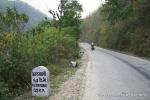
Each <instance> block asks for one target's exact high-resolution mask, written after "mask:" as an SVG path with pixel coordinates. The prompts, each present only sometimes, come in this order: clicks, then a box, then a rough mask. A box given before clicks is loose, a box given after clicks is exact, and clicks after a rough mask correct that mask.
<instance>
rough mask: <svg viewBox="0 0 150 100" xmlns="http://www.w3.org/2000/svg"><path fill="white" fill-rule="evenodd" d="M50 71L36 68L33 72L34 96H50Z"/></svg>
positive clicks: (44, 68) (41, 67)
mask: <svg viewBox="0 0 150 100" xmlns="http://www.w3.org/2000/svg"><path fill="white" fill-rule="evenodd" d="M49 74H50V73H49V70H48V69H47V68H46V67H44V66H39V67H36V68H34V69H33V70H32V72H31V82H32V96H36V97H48V96H50V80H49Z"/></svg>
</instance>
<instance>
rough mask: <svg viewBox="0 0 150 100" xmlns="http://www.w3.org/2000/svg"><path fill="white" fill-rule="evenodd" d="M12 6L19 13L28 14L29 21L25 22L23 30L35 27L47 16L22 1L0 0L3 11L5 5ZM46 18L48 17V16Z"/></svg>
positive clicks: (0, 7)
mask: <svg viewBox="0 0 150 100" xmlns="http://www.w3.org/2000/svg"><path fill="white" fill-rule="evenodd" d="M14 6H15V7H16V9H17V11H18V12H19V13H25V14H27V15H28V16H29V22H28V23H27V24H26V26H25V30H30V29H32V28H34V27H36V26H37V25H38V23H40V22H41V21H42V20H44V18H45V17H48V16H47V15H46V14H44V13H42V12H41V11H39V10H37V9H36V8H34V7H32V6H30V5H29V4H27V3H25V2H23V1H20V0H16V1H12V0H0V9H1V10H3V11H5V10H6V8H7V7H9V8H14ZM48 19H50V18H49V17H48Z"/></svg>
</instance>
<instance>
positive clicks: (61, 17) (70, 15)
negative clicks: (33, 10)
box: [49, 0, 82, 31]
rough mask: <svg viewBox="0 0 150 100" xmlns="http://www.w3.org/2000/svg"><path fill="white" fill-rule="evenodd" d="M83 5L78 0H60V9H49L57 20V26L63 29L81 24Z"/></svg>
mask: <svg viewBox="0 0 150 100" xmlns="http://www.w3.org/2000/svg"><path fill="white" fill-rule="evenodd" d="M81 12H82V6H81V5H80V4H79V3H78V1H77V0H60V4H59V6H58V11H52V10H49V13H50V14H51V15H52V16H53V22H56V25H57V28H59V31H61V29H62V27H68V26H71V27H72V26H79V25H80V23H81V19H80V18H81Z"/></svg>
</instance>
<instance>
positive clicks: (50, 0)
mask: <svg viewBox="0 0 150 100" xmlns="http://www.w3.org/2000/svg"><path fill="white" fill-rule="evenodd" d="M21 1H24V2H26V3H28V4H29V5H31V6H33V7H35V8H36V9H39V10H40V11H41V12H43V13H45V14H46V15H50V14H49V13H48V10H49V9H53V10H56V9H57V6H58V3H59V1H60V0H21ZM78 1H79V2H80V3H81V4H82V5H83V10H84V11H83V13H82V17H83V18H85V17H86V16H87V15H89V14H90V13H92V12H93V11H95V10H96V9H97V8H98V7H99V5H100V4H101V0H78Z"/></svg>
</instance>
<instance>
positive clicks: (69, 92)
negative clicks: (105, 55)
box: [49, 53, 88, 100]
mask: <svg viewBox="0 0 150 100" xmlns="http://www.w3.org/2000/svg"><path fill="white" fill-rule="evenodd" d="M79 63H80V68H79V69H78V70H77V71H76V73H75V75H73V76H72V77H71V78H70V79H69V80H68V81H66V82H65V83H64V84H62V86H61V87H60V89H59V92H58V93H56V94H54V95H53V96H51V97H50V99H49V100H82V97H83V95H84V89H85V82H86V76H85V75H86V67H87V63H88V55H87V54H86V53H84V54H83V57H82V59H81V61H79Z"/></svg>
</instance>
